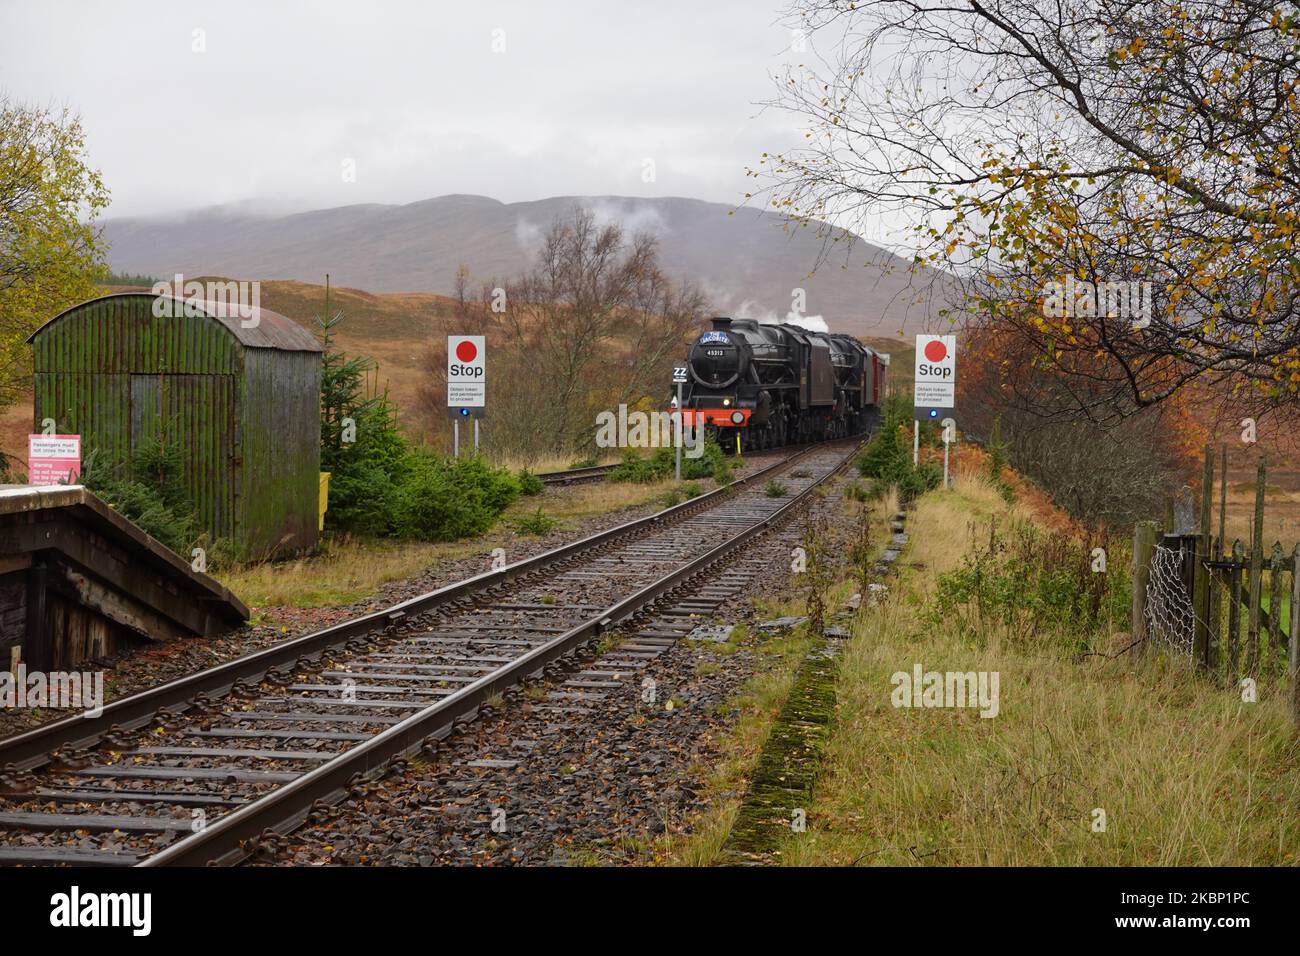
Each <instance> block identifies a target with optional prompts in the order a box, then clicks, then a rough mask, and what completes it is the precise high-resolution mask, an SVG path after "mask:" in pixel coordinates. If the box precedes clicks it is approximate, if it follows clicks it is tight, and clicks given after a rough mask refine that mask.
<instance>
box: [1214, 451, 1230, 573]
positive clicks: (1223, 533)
mask: <svg viewBox="0 0 1300 956" xmlns="http://www.w3.org/2000/svg"><path fill="white" fill-rule="evenodd" d="M1219 455H1220V461H1219V546H1218V548H1217V549H1216V550H1215V556H1216V557H1218V558H1220V559H1222V558H1223V549H1224V548H1226V547H1227V546H1228V537H1227V535H1228V527H1227V525H1228V446H1227V445H1222V446H1220V448H1219Z"/></svg>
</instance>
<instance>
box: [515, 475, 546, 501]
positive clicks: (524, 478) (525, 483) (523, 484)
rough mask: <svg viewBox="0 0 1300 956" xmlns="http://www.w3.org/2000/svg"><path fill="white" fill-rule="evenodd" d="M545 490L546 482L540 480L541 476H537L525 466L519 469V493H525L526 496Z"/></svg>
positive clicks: (538, 493)
mask: <svg viewBox="0 0 1300 956" xmlns="http://www.w3.org/2000/svg"><path fill="white" fill-rule="evenodd" d="M545 490H546V482H544V481H542V479H541V478H538V477H537V476H536V475H534V474H533V473H532V472H531V471H529V470H528V469H527V468H522V469H520V471H519V493H520V494H522V495H527V496H528V497H532V496H534V495H540V494H541V493H542V492H543V491H545Z"/></svg>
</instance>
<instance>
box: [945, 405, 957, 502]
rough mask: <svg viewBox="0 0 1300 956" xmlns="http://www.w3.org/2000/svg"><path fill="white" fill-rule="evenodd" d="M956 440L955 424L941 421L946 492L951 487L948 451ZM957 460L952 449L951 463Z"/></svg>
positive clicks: (948, 420)
mask: <svg viewBox="0 0 1300 956" xmlns="http://www.w3.org/2000/svg"><path fill="white" fill-rule="evenodd" d="M956 440H957V423H956V422H955V421H953V419H951V418H945V419H944V420H943V487H944V490H945V491H947V490H948V488H949V487H951V485H950V483H949V481H948V474H949V472H948V449H949V448H952V443H953V442H955V441H956ZM956 459H957V452H956V449H953V461H954V462H955V461H956Z"/></svg>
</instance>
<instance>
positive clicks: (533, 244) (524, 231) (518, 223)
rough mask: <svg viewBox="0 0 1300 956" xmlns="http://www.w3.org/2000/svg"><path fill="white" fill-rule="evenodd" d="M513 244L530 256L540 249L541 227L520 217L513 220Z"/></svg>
mask: <svg viewBox="0 0 1300 956" xmlns="http://www.w3.org/2000/svg"><path fill="white" fill-rule="evenodd" d="M515 243H516V244H517V245H518V246H519V248H520V249H522V250H524V252H527V253H528V254H529V255H532V254H533V253H534V252H537V251H538V250H540V249H541V248H542V227H541V226H539V225H538V224H537V223H535V222H530V221H529V220H527V219H525V218H524V217H523V216H520V217H519V218H518V219H516V220H515Z"/></svg>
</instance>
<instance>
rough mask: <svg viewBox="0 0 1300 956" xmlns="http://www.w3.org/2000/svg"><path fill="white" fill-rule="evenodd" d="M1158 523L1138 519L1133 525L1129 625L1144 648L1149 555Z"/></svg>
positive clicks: (1154, 542)
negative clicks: (1130, 617)
mask: <svg viewBox="0 0 1300 956" xmlns="http://www.w3.org/2000/svg"><path fill="white" fill-rule="evenodd" d="M1159 527H1160V526H1159V525H1157V524H1156V523H1155V522H1154V521H1139V522H1138V523H1137V524H1135V525H1134V526H1133V610H1132V619H1131V627H1132V634H1133V640H1134V642H1135V643H1139V644H1140V645H1141V649H1142V650H1145V649H1146V641H1147V584H1148V583H1149V582H1150V581H1151V556H1152V555H1153V554H1154V553H1155V550H1156V537H1157V536H1158V534H1159Z"/></svg>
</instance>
